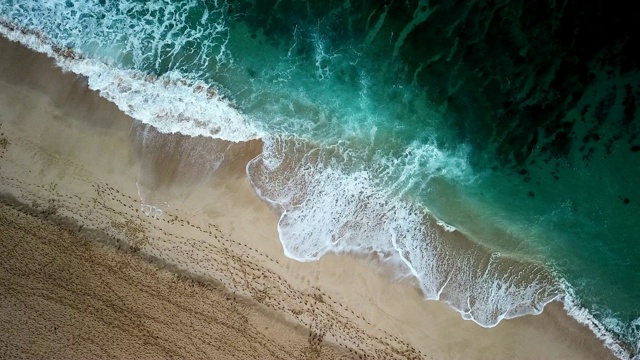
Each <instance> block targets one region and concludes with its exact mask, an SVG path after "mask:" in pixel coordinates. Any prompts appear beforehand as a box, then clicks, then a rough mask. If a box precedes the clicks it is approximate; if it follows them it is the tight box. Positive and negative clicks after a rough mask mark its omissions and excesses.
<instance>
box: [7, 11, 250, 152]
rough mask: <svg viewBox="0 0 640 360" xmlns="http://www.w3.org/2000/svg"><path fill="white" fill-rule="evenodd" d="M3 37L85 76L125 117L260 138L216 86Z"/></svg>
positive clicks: (37, 39) (14, 32)
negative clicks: (156, 75) (148, 72)
mask: <svg viewBox="0 0 640 360" xmlns="http://www.w3.org/2000/svg"><path fill="white" fill-rule="evenodd" d="M0 20H1V19H0ZM0 32H1V33H2V34H3V35H4V36H6V37H7V38H8V39H9V40H12V41H18V42H20V43H22V44H24V45H25V46H27V47H29V48H31V49H33V50H35V51H38V52H41V53H45V54H47V55H48V56H50V57H52V58H53V59H55V61H56V63H57V65H58V66H60V67H61V68H62V69H63V70H65V71H71V72H74V73H76V74H79V75H83V76H85V77H86V78H87V81H88V86H89V88H91V89H93V90H96V91H99V92H100V95H101V96H103V97H104V98H106V99H108V100H110V101H112V102H113V103H115V104H116V105H117V106H118V107H119V108H120V109H121V110H122V111H123V112H124V113H126V114H127V115H129V116H131V117H133V118H134V119H137V120H140V121H142V122H143V123H146V124H150V125H153V126H154V127H156V128H157V129H158V130H159V131H161V132H164V133H181V134H184V135H190V136H199V135H201V136H207V137H212V138H217V139H222V140H228V141H233V142H238V141H247V140H251V139H256V138H259V132H258V130H257V129H256V127H255V126H254V125H253V124H252V123H251V122H250V121H249V120H248V119H247V118H246V117H245V116H244V115H243V114H241V113H240V112H239V111H238V110H237V109H236V108H234V107H233V105H232V104H231V103H230V102H229V101H228V100H226V99H225V98H224V97H223V96H221V95H220V94H219V92H218V91H217V89H216V88H215V87H210V86H208V85H207V84H204V83H203V82H189V81H187V80H186V77H185V76H184V75H183V74H180V73H179V72H176V71H174V72H170V73H167V74H165V75H163V76H161V77H158V78H155V77H153V76H150V75H148V74H144V73H142V72H139V71H136V70H122V69H117V68H114V67H112V66H109V65H107V64H105V63H103V62H101V61H98V60H94V59H88V58H83V57H81V56H79V55H78V54H75V53H73V52H71V51H68V50H67V51H65V52H63V53H61V52H60V51H59V50H58V51H56V50H55V49H54V47H53V46H52V44H49V43H47V42H46V40H45V39H44V38H43V37H42V36H38V35H37V34H35V33H28V32H22V31H21V30H19V29H18V28H14V29H10V28H8V27H6V26H2V25H0ZM65 55H66V56H65Z"/></svg>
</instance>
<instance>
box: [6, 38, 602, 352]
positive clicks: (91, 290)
mask: <svg viewBox="0 0 640 360" xmlns="http://www.w3.org/2000/svg"><path fill="white" fill-rule="evenodd" d="M0 133H1V134H2V135H0V193H2V194H3V196H2V201H0V206H1V207H0V212H1V215H0V236H1V239H0V242H1V244H0V249H1V250H0V261H1V264H0V297H1V298H0V357H2V358H13V357H17V358H83V359H85V358H105V357H112V358H134V357H135V358H143V357H147V358H171V357H174V358H196V357H203V358H212V359H227V358H229V359H231V358H239V359H246V358H260V359H263V358H278V359H305V358H310V359H313V358H340V357H342V356H345V357H347V356H354V357H356V358H357V357H366V358H379V359H388V358H389V359H393V358H397V359H404V358H408V359H412V358H414V359H417V358H433V359H555V358H562V359H606V358H612V356H611V354H610V353H609V352H608V350H606V349H605V348H604V347H603V345H602V343H601V342H600V341H599V340H597V339H596V338H595V336H594V335H593V334H592V333H591V332H590V331H589V330H588V329H587V328H585V327H583V326H581V325H579V324H578V323H577V322H576V321H574V320H573V319H571V318H569V317H568V316H567V315H566V314H565V313H564V311H563V310H562V308H561V306H560V305H559V304H551V305H549V306H547V308H546V309H545V311H544V312H543V314H542V315H539V316H526V317H522V318H518V319H514V320H508V321H503V322H502V323H500V324H499V325H498V326H497V327H495V328H492V329H483V328H481V327H479V326H477V325H476V324H474V323H472V322H469V321H464V320H462V319H461V318H460V316H459V315H458V314H457V313H456V312H454V311H453V310H450V309H448V308H447V306H446V305H445V304H442V303H439V302H426V301H423V300H422V297H421V295H420V293H419V291H418V290H417V288H416V287H415V285H414V284H413V283H412V282H411V281H392V279H390V278H389V276H388V275H387V274H388V272H385V271H383V270H382V269H381V268H380V267H379V266H377V265H374V264H373V263H372V262H369V261H367V260H366V259H358V258H354V257H350V256H338V255H331V256H326V257H324V258H322V259H321V260H320V261H317V262H314V263H298V262H295V261H292V260H290V259H288V258H286V257H284V255H283V253H282V248H281V246H280V243H279V241H278V234H277V230H276V224H277V214H275V213H274V212H272V211H271V210H270V209H269V208H268V207H267V206H266V205H265V204H263V203H261V202H260V201H259V200H258V198H257V197H256V196H255V194H254V193H253V191H252V189H251V187H250V185H249V183H248V181H247V179H246V177H245V175H244V164H245V163H246V161H247V160H248V159H250V158H251V157H253V156H255V155H256V154H258V153H259V151H260V146H261V144H260V143H259V142H258V141H256V142H251V143H244V144H230V143H225V142H220V141H218V142H216V141H213V140H211V139H204V138H189V137H185V136H181V135H164V134H159V133H157V132H156V131H155V130H154V129H153V128H150V127H148V126H145V125H143V124H140V123H136V122H135V121H133V120H132V119H130V118H128V117H127V116H125V115H124V114H122V113H121V112H120V111H119V110H118V109H117V108H116V107H115V106H114V105H113V104H111V103H109V102H107V101H106V100H104V99H102V98H100V97H99V96H98V95H97V94H96V93H94V92H93V91H90V90H88V89H87V88H86V84H85V82H84V80H83V79H82V78H78V77H77V76H75V75H73V74H62V73H61V71H60V70H59V69H57V68H56V67H55V66H54V64H53V62H52V61H51V60H50V59H48V58H46V57H45V56H42V55H40V54H34V53H33V52H31V51H28V50H26V49H24V48H23V47H21V46H20V45H17V44H15V43H10V42H8V41H6V40H4V39H1V38H0ZM216 154H218V155H216ZM221 154H224V160H223V161H222V164H221V165H220V168H218V169H217V170H216V171H214V170H215V166H213V164H215V163H216V162H218V161H219V160H220V159H221V157H219V155H221ZM18 204H23V205H18ZM151 205H153V207H152V206H151ZM171 274H180V276H175V275H171Z"/></svg>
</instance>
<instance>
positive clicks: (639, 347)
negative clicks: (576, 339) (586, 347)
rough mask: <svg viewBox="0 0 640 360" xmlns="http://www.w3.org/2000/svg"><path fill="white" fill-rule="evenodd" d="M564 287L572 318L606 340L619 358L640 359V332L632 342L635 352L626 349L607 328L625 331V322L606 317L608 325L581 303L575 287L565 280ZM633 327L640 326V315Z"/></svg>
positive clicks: (624, 359)
mask: <svg viewBox="0 0 640 360" xmlns="http://www.w3.org/2000/svg"><path fill="white" fill-rule="evenodd" d="M562 284H563V287H564V289H565V292H566V294H565V295H564V298H563V304H564V309H565V311H566V312H567V314H569V316H571V317H572V318H574V319H576V320H577V321H578V322H579V323H580V324H582V325H585V326H587V327H588V328H589V329H590V330H591V331H592V332H593V333H594V334H595V335H596V336H597V337H598V339H600V340H602V341H603V342H604V345H605V346H606V347H607V348H608V349H609V350H611V352H612V353H613V354H614V355H615V356H616V357H618V358H620V359H623V360H639V359H640V352H639V351H640V334H634V335H635V336H633V337H634V338H635V341H636V343H635V344H631V346H632V347H634V349H633V350H632V351H634V352H635V353H634V354H631V353H630V352H629V349H626V348H625V347H623V346H622V345H621V342H620V340H619V339H618V338H617V337H616V336H615V335H613V334H612V333H611V331H609V330H607V328H609V329H611V328H614V329H615V331H616V332H617V333H620V334H622V333H624V332H625V331H624V329H623V327H624V324H619V320H617V319H615V318H609V319H605V320H604V321H605V322H609V323H610V324H608V326H606V325H605V324H604V323H603V322H601V321H598V320H597V319H596V318H595V317H594V316H593V315H592V314H591V313H590V312H589V310H587V309H586V308H584V307H582V306H581V305H580V301H579V300H578V297H577V296H576V294H575V292H574V290H573V287H572V286H571V285H570V284H569V283H567V282H566V281H563V283H562ZM629 325H631V326H632V327H633V326H636V327H637V328H640V317H639V318H637V319H635V320H634V321H633V322H632V323H631V324H629Z"/></svg>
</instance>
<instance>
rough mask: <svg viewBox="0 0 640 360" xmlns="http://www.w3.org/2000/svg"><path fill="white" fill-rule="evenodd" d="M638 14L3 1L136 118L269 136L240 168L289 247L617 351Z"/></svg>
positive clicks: (527, 7)
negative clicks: (347, 257)
mask: <svg viewBox="0 0 640 360" xmlns="http://www.w3.org/2000/svg"><path fill="white" fill-rule="evenodd" d="M635 14H636V13H635V12H633V11H632V10H630V9H626V10H625V9H622V8H620V7H613V6H609V7H607V6H606V4H601V3H598V4H590V3H585V2H566V3H564V4H559V3H555V2H552V1H550V2H526V1H502V2H489V1H467V2H462V1H440V2H438V1H435V2H433V1H403V2H400V1H377V2H374V1H349V0H343V1H287V0H281V1H268V0H264V1H257V0H256V1H235V2H230V3H226V2H223V1H189V0H182V1H152V2H141V1H140V2H139V1H133V0H129V1H106V0H103V1H90V0H85V1H48V2H46V3H44V4H43V3H41V2H38V1H9V0H1V1H0V16H1V17H2V19H3V20H4V21H5V22H6V23H10V24H13V25H14V26H18V27H19V28H21V29H29V30H30V31H29V32H28V33H29V34H39V38H40V40H44V43H45V44H49V45H53V46H54V49H53V50H54V51H57V52H58V53H59V54H61V53H62V49H64V48H70V49H72V50H73V51H75V53H76V54H78V55H80V54H81V55H82V58H83V59H82V60H78V64H77V65H69V64H67V66H69V67H70V68H71V70H74V69H75V70H74V71H77V72H79V73H83V74H85V75H86V74H89V76H88V77H89V83H90V86H93V87H94V88H97V89H100V90H102V91H103V95H105V96H106V97H108V98H110V99H111V100H113V101H115V102H116V103H117V104H118V105H119V106H120V107H121V108H123V109H125V110H127V109H129V111H130V113H131V114H132V115H133V116H134V117H137V118H138V119H140V120H142V121H146V122H149V123H153V124H154V125H156V126H159V127H160V129H161V130H164V131H180V132H184V133H187V134H203V133H204V134H207V135H209V136H213V137H220V138H225V139H228V140H233V141H239V140H243V139H248V138H253V137H260V138H262V139H263V140H264V142H265V149H264V153H263V154H262V155H261V156H260V157H259V158H257V159H254V160H253V161H252V162H250V163H249V165H248V168H247V169H248V175H249V177H250V180H251V182H252V184H253V185H254V187H255V189H256V191H257V192H258V194H259V195H260V196H261V197H262V198H263V199H264V200H265V201H269V202H271V203H273V204H274V205H276V206H278V207H280V208H281V210H282V211H283V217H282V218H281V221H280V225H279V232H280V236H281V241H283V245H284V246H285V251H286V252H287V255H288V256H291V257H293V258H297V259H299V260H302V261H311V260H315V259H317V258H318V257H320V256H322V254H324V253H326V252H329V251H363V252H369V251H378V252H380V253H385V254H391V255H389V256H391V257H393V256H396V257H399V259H400V260H399V261H402V262H404V263H405V264H406V265H407V266H408V267H409V268H410V269H411V271H412V272H413V274H414V275H415V276H416V277H418V279H419V282H420V283H421V286H422V288H423V290H424V291H425V295H426V296H427V297H428V298H440V299H442V300H445V301H447V302H449V303H450V304H451V305H452V306H453V307H454V308H456V309H458V310H459V311H460V312H461V313H462V314H463V316H464V317H465V318H469V319H473V320H474V321H476V322H478V323H479V324H481V325H483V326H493V325H495V324H496V323H497V322H498V321H500V320H501V319H502V318H508V317H513V316H519V315H523V314H526V313H537V312H539V311H540V309H541V307H542V306H543V305H544V304H545V303H546V302H548V301H550V300H552V299H554V298H556V297H559V298H564V299H565V302H566V303H567V304H568V307H569V308H584V309H586V310H588V312H589V314H590V316H592V318H591V317H590V318H589V319H590V320H593V321H595V322H597V323H598V327H599V330H597V331H599V335H601V336H609V337H610V338H612V339H616V341H617V340H621V341H622V342H623V345H621V346H622V347H623V348H624V349H625V350H626V351H627V352H628V353H629V354H635V353H637V352H638V349H639V348H640V344H639V341H640V308H639V307H638V306H637V305H636V304H637V301H636V299H638V298H640V265H638V264H639V260H640V246H639V245H640V244H638V241H639V240H640V237H639V236H638V234H639V233H640V221H639V220H640V187H639V186H637V185H636V182H637V181H638V179H640V137H638V133H639V132H640V119H639V118H638V115H637V114H636V107H637V105H638V99H639V97H640V73H639V72H638V64H639V61H638V60H639V59H638V58H637V57H635V56H634V55H633V50H634V49H635V48H636V47H637V46H638V45H640V44H638V38H637V36H636V35H635V34H634V31H633V30H634V24H635V23H636V21H637V20H640V19H638V15H635ZM595 23H597V24H598V26H594V24H595ZM5 28H6V26H5ZM599 29H606V30H599ZM6 31H9V30H6ZM6 31H5V32H6ZM25 41H26V40H25ZM30 46H32V47H37V46H36V45H34V43H33V42H31V43H30ZM89 60H91V61H94V60H97V61H98V63H99V64H101V66H103V68H101V69H103V70H102V71H100V72H98V71H97V70H95V68H96V66H97V65H95V63H91V64H93V65H91V66H93V67H91V66H89V65H87V61H89ZM82 61H85V62H84V63H83V62H82ZM74 66H75V67H74ZM92 69H93V70H92ZM104 69H112V70H113V71H112V72H110V71H111V70H109V71H104ZM118 71H120V72H118ZM126 71H130V72H129V73H130V74H134V75H127V76H129V77H127V76H124V75H122V74H124V73H126ZM118 74H120V75H118ZM135 74H138V75H135ZM152 74H153V75H152ZM116 75H117V76H119V77H118V83H117V84H115V83H114V82H109V81H108V79H107V77H110V78H114V77H115V76H116ZM136 81H137V82H136ZM114 84H115V85H114ZM154 84H155V85H154ZM158 84H160V85H163V86H162V87H161V88H158V87H157V85H158ZM154 86H155V87H154ZM210 86H211V87H215V94H216V95H215V96H214V97H211V96H209V97H202V96H200V95H198V91H196V89H198V88H199V87H200V88H201V87H205V88H208V87H210ZM185 89H186V90H185ZM199 96H200V97H199ZM206 102H210V103H211V104H205V103H206ZM214 102H216V104H218V105H215V106H214V105H213V103H214ZM185 103H187V104H190V105H181V104H185ZM219 104H227V105H224V106H227V107H228V108H229V109H232V110H229V111H231V112H224V111H222V110H220V106H222V105H219ZM150 108H151V109H156V110H157V111H155V112H153V111H149V110H148V109H150ZM176 109H177V110H176ZM194 109H195V110H194ZM234 109H237V112H238V113H240V114H242V119H243V120H242V121H236V120H234V119H236V118H235V117H233V116H232V115H229V114H232V113H233V110H234ZM196 110H197V111H196ZM221 111H222V112H221ZM225 111H226V110H225ZM427 210H428V211H427ZM429 212H430V213H432V214H434V215H435V216H436V217H437V218H438V219H440V220H442V221H443V222H445V223H446V224H449V225H451V226H453V227H455V228H457V229H458V230H460V231H461V232H463V233H465V234H467V235H468V236H469V237H470V238H471V239H472V240H473V241H474V242H475V244H476V245H473V244H472V245H468V244H467V245H460V243H457V242H456V241H457V240H455V238H454V237H447V235H446V232H445V231H443V230H442V229H439V228H438V227H437V226H435V225H434V224H433V223H430V221H429V220H428V219H429V217H428V213H429ZM477 244H479V245H477ZM398 254H399V255H398ZM574 316H578V315H576V314H574ZM582 320H585V319H582ZM585 321H586V320H585ZM614 351H616V350H615V349H614ZM619 354H621V352H619Z"/></svg>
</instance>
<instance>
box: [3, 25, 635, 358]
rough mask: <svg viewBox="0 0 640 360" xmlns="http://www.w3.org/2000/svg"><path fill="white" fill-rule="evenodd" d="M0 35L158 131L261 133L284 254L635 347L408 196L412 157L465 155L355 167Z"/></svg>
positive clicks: (207, 93)
mask: <svg viewBox="0 0 640 360" xmlns="http://www.w3.org/2000/svg"><path fill="white" fill-rule="evenodd" d="M0 32H1V33H2V35H4V36H5V37H7V38H8V39H10V40H13V41H18V42H20V43H22V44H24V45H25V46H27V47H29V48H31V49H33V50H35V51H38V52H42V53H45V54H47V55H49V56H50V57H52V58H54V59H55V61H56V63H57V64H58V66H60V67H61V68H62V69H63V70H65V71H71V72H74V73H76V74H80V75H83V76H85V77H86V79H87V82H88V86H89V88H91V89H93V90H96V91H98V92H99V93H100V95H101V96H103V97H105V98H106V99H108V100H110V101H112V102H114V103H115V104H116V105H117V106H118V107H119V108H120V109H121V110H122V111H123V112H125V113H126V114H128V115H129V116H131V117H133V118H135V119H137V120H139V121H141V122H143V123H145V124H149V125H153V126H154V127H156V128H157V129H158V130H159V131H161V132H164V133H176V132H179V133H182V134H184V135H189V136H204V137H212V138H217V139H222V140H228V141H233V142H238V141H247V140H251V139H262V140H263V142H264V148H263V153H262V154H261V155H259V156H258V157H256V158H254V159H253V160H251V161H250V162H249V163H248V164H247V167H246V171H247V175H248V178H249V180H250V182H251V184H252V186H253V188H254V189H255V191H256V193H257V194H258V196H259V197H260V198H261V199H263V200H264V201H265V202H267V203H269V204H271V205H272V206H274V207H275V208H277V209H278V210H279V211H280V213H281V216H280V220H279V223H278V232H279V236H280V241H281V242H282V245H283V248H284V249H285V253H286V255H287V256H288V257H291V258H293V259H296V260H299V261H314V260H317V259H319V258H320V257H321V256H323V255H324V254H327V253H329V252H335V253H344V252H349V253H360V254H370V253H372V252H373V253H377V254H379V255H380V256H382V257H385V258H386V259H387V260H388V261H393V262H394V263H397V264H404V266H406V268H407V269H408V271H409V272H410V273H411V274H412V275H413V276H415V277H416V279H417V280H418V283H419V285H420V288H421V289H422V291H423V293H424V295H425V298H427V299H432V300H441V301H445V302H446V303H448V304H449V305H450V306H451V307H452V308H453V309H455V310H457V311H458V312H459V313H460V314H461V315H462V317H463V318H465V319H468V320H473V321H475V322H476V323H478V324H479V325H481V326H483V327H492V326H495V325H497V324H498V323H499V322H500V321H501V320H502V319H506V318H513V317H517V316H522V315H525V314H539V313H540V312H542V310H543V308H544V306H545V305H546V304H547V303H549V302H551V301H554V300H562V301H564V304H565V309H566V311H567V313H568V314H569V315H570V316H572V317H573V318H575V319H577V320H578V321H580V322H581V323H583V324H586V325H588V326H589V328H590V329H591V330H592V331H593V332H594V333H595V334H596V335H597V336H598V337H599V338H601V339H603V341H604V342H605V344H606V345H607V347H609V348H610V349H611V350H612V351H613V352H614V354H615V355H616V356H618V357H620V358H623V359H624V358H631V355H630V354H631V353H632V352H633V351H634V350H630V349H628V348H627V347H625V346H624V345H623V344H621V342H620V340H619V339H618V338H617V337H616V336H615V335H614V334H612V333H611V331H610V330H607V329H609V328H610V327H607V326H605V325H604V324H602V323H601V322H599V321H598V320H597V319H595V318H594V317H593V315H591V314H590V313H589V311H588V310H587V309H585V308H583V307H581V306H580V305H579V304H580V303H579V301H578V300H577V297H576V296H575V294H573V292H572V290H571V289H572V288H571V286H570V285H569V284H568V283H566V282H563V281H562V280H561V279H560V277H559V276H558V275H557V274H554V273H553V272H552V271H550V270H549V269H548V268H546V267H545V266H543V265H541V264H536V263H531V262H521V261H517V260H515V259H511V258H510V257H508V256H503V255H501V254H500V253H497V252H492V251H490V250H489V249H487V248H485V247H483V246H481V245H479V244H477V243H473V242H471V241H469V240H468V239H467V238H466V237H464V236H463V235H462V234H461V233H460V232H459V231H457V230H456V229H455V227H454V226H452V225H447V224H446V223H444V222H442V221H440V220H439V219H437V218H435V217H434V216H433V214H431V213H430V212H429V211H428V209H426V208H424V207H423V206H421V205H419V204H416V203H414V202H412V201H410V199H409V198H408V197H407V196H406V189H408V188H411V187H412V186H415V184H414V183H412V181H414V180H413V179H415V177H413V176H411V175H414V174H413V173H411V170H410V169H411V164H418V163H419V164H420V167H421V168H423V167H424V166H425V164H426V166H427V167H431V173H432V174H433V175H434V176H439V177H448V178H453V179H459V180H460V181H462V179H467V180H465V181H469V178H470V177H469V176H470V175H469V169H468V168H467V167H466V166H467V164H466V162H465V161H464V156H460V154H456V153H443V152H442V151H440V150H438V149H437V147H435V146H432V145H429V144H426V145H422V146H421V147H420V148H418V147H416V146H414V147H412V148H410V149H408V150H406V151H405V152H404V154H403V156H400V157H394V156H382V157H379V158H376V159H375V160H376V162H377V163H378V164H381V166H378V167H373V168H371V167H370V166H369V165H366V166H363V165H362V159H361V158H359V157H358V156H357V155H355V154H352V153H351V152H349V150H348V148H349V147H348V146H344V145H341V144H337V145H335V146H329V147H318V146H314V145H313V144H311V143H309V142H308V141H303V140H301V139H300V138H297V137H295V136H288V135H276V134H268V133H265V132H264V131H260V130H259V129H258V128H259V127H258V126H256V125H255V124H254V123H253V122H252V121H250V120H249V118H248V117H247V116H246V115H244V114H242V112H241V111H240V110H239V109H237V108H236V107H235V106H234V105H233V103H232V102H231V101H230V100H228V99H226V98H225V97H224V96H223V95H221V89H219V88H217V87H215V86H210V85H208V84H207V83H204V82H202V81H197V80H189V79H187V77H185V76H184V74H181V73H180V72H177V71H172V72H167V73H166V74H164V75H162V76H158V77H156V76H154V75H151V74H147V73H144V72H141V71H136V70H122V69H117V68H114V67H112V66H109V65H108V64H106V63H104V62H101V61H99V60H95V59H90V58H86V57H84V56H83V55H82V54H81V53H78V52H75V51H74V50H72V49H70V48H63V47H59V46H57V45H55V44H53V43H51V42H50V41H49V40H48V39H47V37H46V36H45V35H43V34H42V33H39V32H37V31H31V30H26V29H22V28H20V27H19V26H17V25H16V24H13V23H12V22H11V21H10V20H7V19H0ZM393 171H399V172H400V173H399V174H398V173H396V174H395V178H397V179H399V180H397V181H396V182H394V183H393V184H384V183H380V181H379V179H380V178H381V175H385V174H388V172H393ZM402 172H407V173H405V174H403V173H402ZM387 178H388V176H387ZM638 322H639V323H640V320H638ZM637 348H640V344H638V347H637ZM637 348H636V349H637Z"/></svg>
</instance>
